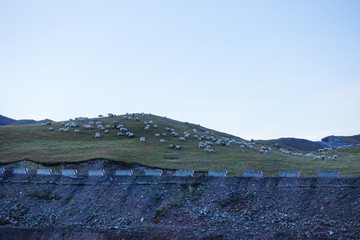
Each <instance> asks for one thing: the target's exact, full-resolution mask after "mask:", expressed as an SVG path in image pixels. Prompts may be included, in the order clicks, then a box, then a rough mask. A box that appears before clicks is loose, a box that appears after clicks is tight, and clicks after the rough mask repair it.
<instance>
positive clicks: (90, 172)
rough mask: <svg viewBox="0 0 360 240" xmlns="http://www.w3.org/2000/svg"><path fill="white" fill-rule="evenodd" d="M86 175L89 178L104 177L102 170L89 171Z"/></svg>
mask: <svg viewBox="0 0 360 240" xmlns="http://www.w3.org/2000/svg"><path fill="white" fill-rule="evenodd" d="M88 175H89V177H92V176H105V170H104V169H102V170H89V171H88Z"/></svg>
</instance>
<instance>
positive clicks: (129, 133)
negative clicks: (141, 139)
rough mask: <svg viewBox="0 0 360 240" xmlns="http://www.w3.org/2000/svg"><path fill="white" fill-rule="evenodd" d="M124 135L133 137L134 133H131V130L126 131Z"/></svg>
mask: <svg viewBox="0 0 360 240" xmlns="http://www.w3.org/2000/svg"><path fill="white" fill-rule="evenodd" d="M126 136H127V137H128V138H133V137H135V134H134V133H132V132H127V133H126Z"/></svg>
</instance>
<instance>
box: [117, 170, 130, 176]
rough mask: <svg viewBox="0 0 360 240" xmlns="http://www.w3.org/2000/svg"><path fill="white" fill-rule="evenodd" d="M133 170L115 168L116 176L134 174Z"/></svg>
mask: <svg viewBox="0 0 360 240" xmlns="http://www.w3.org/2000/svg"><path fill="white" fill-rule="evenodd" d="M132 175H134V173H133V170H115V176H132Z"/></svg>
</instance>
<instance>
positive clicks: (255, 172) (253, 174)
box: [243, 171, 263, 178]
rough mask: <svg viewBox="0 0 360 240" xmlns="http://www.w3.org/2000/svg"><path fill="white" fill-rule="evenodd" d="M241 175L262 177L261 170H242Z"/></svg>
mask: <svg viewBox="0 0 360 240" xmlns="http://www.w3.org/2000/svg"><path fill="white" fill-rule="evenodd" d="M243 177H253V178H262V177H263V173H262V171H243Z"/></svg>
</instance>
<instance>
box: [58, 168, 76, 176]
mask: <svg viewBox="0 0 360 240" xmlns="http://www.w3.org/2000/svg"><path fill="white" fill-rule="evenodd" d="M78 174H79V172H78V170H76V169H63V170H61V175H63V176H76V175H78Z"/></svg>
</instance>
